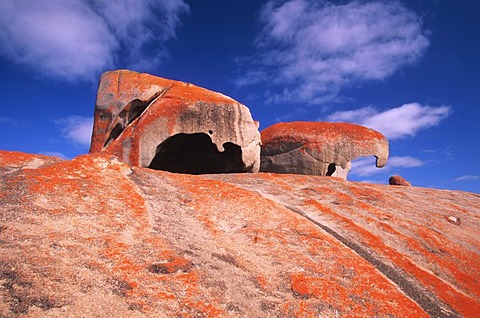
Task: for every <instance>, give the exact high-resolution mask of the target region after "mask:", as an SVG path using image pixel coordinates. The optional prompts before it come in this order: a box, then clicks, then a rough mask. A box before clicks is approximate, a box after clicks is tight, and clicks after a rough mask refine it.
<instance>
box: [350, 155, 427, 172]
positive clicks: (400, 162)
mask: <svg viewBox="0 0 480 318" xmlns="http://www.w3.org/2000/svg"><path fill="white" fill-rule="evenodd" d="M424 164H425V163H424V162H423V161H422V160H420V159H418V158H415V157H411V156H394V157H391V158H389V159H388V162H387V164H386V165H385V167H383V168H377V167H376V166H375V158H374V157H363V158H360V159H357V160H354V161H352V169H351V170H350V173H349V174H351V175H355V176H359V177H365V176H371V175H374V174H379V173H382V174H384V173H389V172H391V171H392V170H394V169H399V168H416V167H420V166H423V165H424Z"/></svg>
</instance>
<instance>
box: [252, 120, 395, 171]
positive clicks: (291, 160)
mask: <svg viewBox="0 0 480 318" xmlns="http://www.w3.org/2000/svg"><path fill="white" fill-rule="evenodd" d="M261 135H262V144H263V146H262V152H261V167H260V171H264V172H275V173H293V174H306V175H320V176H336V177H339V178H342V179H346V178H347V175H348V172H349V170H350V167H351V164H350V161H351V160H353V159H356V158H358V157H362V156H375V157H376V158H377V162H376V166H377V167H383V166H384V165H385V164H386V163H387V160H388V140H387V139H386V138H385V137H384V136H383V135H382V134H381V133H379V132H377V131H375V130H373V129H369V128H366V127H363V126H359V125H355V124H347V123H326V122H289V123H278V124H275V125H272V126H270V127H268V128H266V129H265V130H263V131H262V132H261Z"/></svg>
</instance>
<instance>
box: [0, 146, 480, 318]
mask: <svg viewBox="0 0 480 318" xmlns="http://www.w3.org/2000/svg"><path fill="white" fill-rule="evenodd" d="M452 220H461V222H460V221H458V222H453V221H452ZM479 232H480V196H479V195H478V194H474V193H467V192H461V191H446V190H435V189H424V188H416V187H392V186H389V185H373V184H366V183H356V182H347V181H344V180H341V179H338V178H326V177H321V176H305V175H289V174H283V175H279V174H273V173H258V174H212V175H201V176H198V175H188V174H175V173H169V172H166V171H160V170H152V169H146V168H142V167H132V166H128V165H126V164H124V163H122V162H120V161H118V160H117V159H116V158H114V157H113V156H111V155H108V154H105V153H100V154H90V155H84V156H80V157H77V158H75V159H73V160H71V161H65V160H61V159H56V158H52V157H46V156H38V155H28V154H23V153H17V152H5V151H0V317H8V318H9V317H177V316H179V317H352V316H358V317H429V316H430V317H461V316H464V317H475V316H476V315H477V314H478V312H480V276H479V275H480V274H479V273H480V263H479V262H478V260H479V258H480V238H479V236H478V233H479Z"/></svg>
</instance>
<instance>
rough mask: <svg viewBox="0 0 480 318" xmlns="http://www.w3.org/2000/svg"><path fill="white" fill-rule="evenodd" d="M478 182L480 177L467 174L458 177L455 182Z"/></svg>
mask: <svg viewBox="0 0 480 318" xmlns="http://www.w3.org/2000/svg"><path fill="white" fill-rule="evenodd" d="M477 180H480V175H471V174H467V175H465V176H461V177H458V178H456V179H455V180H453V181H477Z"/></svg>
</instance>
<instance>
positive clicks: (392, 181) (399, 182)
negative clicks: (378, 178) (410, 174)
mask: <svg viewBox="0 0 480 318" xmlns="http://www.w3.org/2000/svg"><path fill="white" fill-rule="evenodd" d="M388 184H389V185H396V186H404V187H411V186H412V185H411V184H410V182H408V181H407V180H405V179H404V178H403V177H401V176H391V177H390V178H389V179H388Z"/></svg>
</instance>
